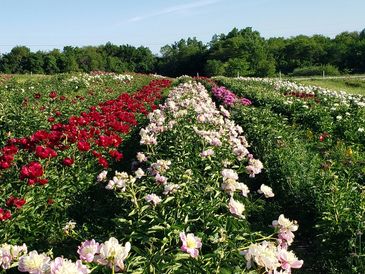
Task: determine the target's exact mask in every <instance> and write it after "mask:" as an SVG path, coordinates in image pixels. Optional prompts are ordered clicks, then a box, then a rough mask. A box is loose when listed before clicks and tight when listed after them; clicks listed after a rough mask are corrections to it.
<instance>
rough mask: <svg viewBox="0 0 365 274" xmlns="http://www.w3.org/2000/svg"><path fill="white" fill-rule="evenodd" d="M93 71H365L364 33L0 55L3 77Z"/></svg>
mask: <svg viewBox="0 0 365 274" xmlns="http://www.w3.org/2000/svg"><path fill="white" fill-rule="evenodd" d="M95 70H103V71H111V72H117V73H123V72H126V71H133V72H140V73H159V74H162V75H166V76H179V75H196V74H197V73H199V75H205V76H213V75H226V76H237V75H241V76H272V75H275V74H277V73H278V72H281V73H283V74H293V75H295V74H301V73H303V74H305V73H307V74H310V73H315V72H316V71H322V70H325V71H326V72H327V73H328V74H338V73H364V72H365V29H364V30H362V31H361V32H357V31H354V32H342V33H340V34H338V35H336V36H335V37H334V38H330V37H326V36H323V35H313V36H305V35H298V36H295V37H290V38H283V37H278V38H269V39H265V38H264V37H262V36H261V35H260V33H259V32H258V31H255V30H252V28H250V27H247V28H244V29H241V30H239V29H237V28H234V29H232V30H231V31H230V32H229V33H227V34H220V35H214V36H213V37H212V39H211V41H210V42H209V43H203V42H202V41H199V40H198V39H196V38H195V37H194V38H188V39H181V40H180V41H177V42H175V43H173V44H171V45H166V46H164V47H162V48H161V55H160V56H157V55H154V54H153V53H152V52H151V50H150V49H149V48H147V47H142V46H141V47H134V46H131V45H113V44H111V43H110V42H108V43H106V44H105V45H101V46H86V47H71V46H66V47H64V48H63V50H62V51H61V50H58V49H54V50H51V51H48V52H44V51H37V52H31V50H30V49H29V48H27V47H25V46H16V47H14V48H13V49H12V50H11V51H10V52H9V53H6V54H2V55H0V72H1V73H39V74H43V73H44V74H54V73H61V72H71V71H83V72H90V71H95Z"/></svg>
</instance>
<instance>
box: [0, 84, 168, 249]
mask: <svg viewBox="0 0 365 274" xmlns="http://www.w3.org/2000/svg"><path fill="white" fill-rule="evenodd" d="M169 85H170V81H169V80H153V81H151V82H150V83H149V84H148V85H147V86H144V87H143V88H142V89H140V90H139V91H138V92H135V93H134V94H133V95H130V94H128V93H123V94H121V95H120V96H119V97H118V98H117V99H114V100H108V101H106V102H103V103H100V104H98V105H95V106H91V107H89V110H88V111H84V112H82V113H81V114H80V115H78V116H71V117H69V119H68V122H66V123H55V124H53V125H52V126H51V128H50V130H38V131H36V132H34V133H33V134H32V135H30V136H25V137H19V138H10V139H8V140H7V143H6V145H5V146H4V147H2V148H1V150H0V151H1V152H0V153H1V154H0V155H1V156H0V176H1V180H2V182H3V183H2V194H1V198H2V200H1V201H0V204H1V206H0V220H1V221H2V222H0V224H1V226H0V231H1V233H2V235H4V238H3V240H4V241H9V240H13V241H23V239H24V237H27V238H28V239H29V241H35V240H36V239H37V238H38V240H39V238H40V239H44V238H45V237H46V238H48V239H47V240H50V241H52V239H53V240H57V233H59V232H60V228H59V223H60V222H61V223H62V222H65V221H66V220H67V219H66V218H67V212H66V209H67V208H68V207H69V206H71V205H72V204H73V203H74V202H75V198H76V197H75V198H74V197H73V195H74V194H76V193H78V192H80V191H82V190H84V189H86V188H88V186H90V185H91V184H92V181H93V178H94V177H95V174H96V172H97V171H98V170H100V169H101V168H108V166H109V165H110V164H111V163H113V162H116V161H120V160H121V159H122V158H123V154H122V152H121V151H119V148H120V145H121V144H122V142H123V138H128V135H130V134H131V132H133V130H134V129H135V128H136V126H137V124H138V121H143V119H145V118H143V117H145V115H147V113H148V112H149V111H151V110H152V109H154V108H156V105H155V102H156V101H157V100H158V99H159V98H161V91H162V90H163V89H164V88H167V87H168V86H169ZM2 223H3V224H2ZM51 235H52V236H51ZM47 236H48V237H47ZM44 241H45V244H46V243H47V241H46V240H44Z"/></svg>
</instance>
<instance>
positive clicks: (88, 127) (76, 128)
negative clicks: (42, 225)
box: [0, 79, 171, 220]
mask: <svg viewBox="0 0 365 274" xmlns="http://www.w3.org/2000/svg"><path fill="white" fill-rule="evenodd" d="M170 84H171V81H169V80H166V79H162V80H153V81H151V82H150V83H149V85H147V86H144V87H143V88H142V89H141V90H139V91H138V92H137V93H135V94H133V95H130V94H128V93H123V94H121V95H120V96H119V97H118V98H117V99H115V100H109V101H106V102H104V103H101V104H99V105H97V106H91V107H89V111H87V112H82V113H81V115H80V116H71V117H70V118H69V120H68V123H65V124H62V123H56V124H53V125H52V127H51V130H50V131H45V130H38V131H37V132H35V133H34V134H33V135H31V136H29V137H22V138H12V139H9V140H8V144H7V145H6V146H5V147H3V148H2V149H0V170H1V169H3V170H4V169H9V168H11V167H12V166H13V164H14V163H15V158H14V157H15V155H16V154H17V153H18V152H19V151H20V150H25V151H27V152H29V153H34V154H35V156H36V157H38V158H39V159H52V158H56V157H57V156H58V154H59V153H58V152H57V151H59V152H60V151H65V150H67V149H69V148H70V147H71V145H72V144H75V145H76V147H77V149H78V151H80V152H84V153H89V152H90V151H91V154H92V155H93V156H94V157H96V158H97V161H98V163H99V164H100V165H101V166H103V167H104V168H107V167H108V166H109V162H108V159H107V158H106V157H109V156H110V157H112V158H113V159H115V160H116V161H119V160H121V159H122V158H123V154H122V153H121V152H119V151H118V150H117V148H118V147H119V146H120V144H121V143H122V141H123V140H122V138H121V137H120V135H121V134H127V133H129V132H130V130H131V128H132V127H134V126H136V125H137V124H138V122H137V119H136V116H135V114H136V113H142V114H145V115H146V114H147V113H148V112H149V110H150V109H155V108H156V106H155V105H154V103H155V101H156V99H159V98H160V97H161V90H162V89H163V88H166V87H168V86H169V85H170ZM50 96H51V94H50ZM53 96H57V94H56V92H52V97H53ZM54 98H55V97H54ZM92 147H93V148H94V149H93V150H92ZM103 152H106V154H105V155H103ZM60 162H61V163H62V164H63V165H64V166H72V165H73V164H74V162H75V160H74V159H73V158H72V157H65V158H63V159H61V160H60ZM44 173H45V170H44V167H43V166H42V165H41V163H40V162H38V161H32V162H29V163H27V164H25V165H23V166H22V167H21V168H20V179H21V180H27V182H28V185H34V184H36V183H38V184H40V185H43V184H46V183H48V179H46V178H42V176H43V175H44ZM24 202H25V200H24ZM18 204H19V203H18V202H17V203H16V204H14V205H15V206H17V205H18ZM9 214H10V216H9V215H8V213H7V211H4V210H3V209H1V208H0V220H5V219H9V218H10V217H11V213H10V212H9Z"/></svg>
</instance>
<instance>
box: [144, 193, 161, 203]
mask: <svg viewBox="0 0 365 274" xmlns="http://www.w3.org/2000/svg"><path fill="white" fill-rule="evenodd" d="M145 200H146V201H147V202H149V203H153V205H154V206H155V205H157V204H159V203H161V198H160V197H159V196H157V195H156V194H154V193H152V194H148V195H147V196H146V197H145Z"/></svg>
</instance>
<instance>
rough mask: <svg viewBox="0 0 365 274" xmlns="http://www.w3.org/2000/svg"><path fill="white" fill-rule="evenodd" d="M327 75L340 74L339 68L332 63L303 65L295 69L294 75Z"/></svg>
mask: <svg viewBox="0 0 365 274" xmlns="http://www.w3.org/2000/svg"><path fill="white" fill-rule="evenodd" d="M323 72H324V74H325V75H326V76H336V75H340V72H339V71H338V68H336V67H335V66H332V65H325V66H310V67H303V68H296V69H294V71H293V73H292V74H291V75H292V76H315V75H322V74H323Z"/></svg>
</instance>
